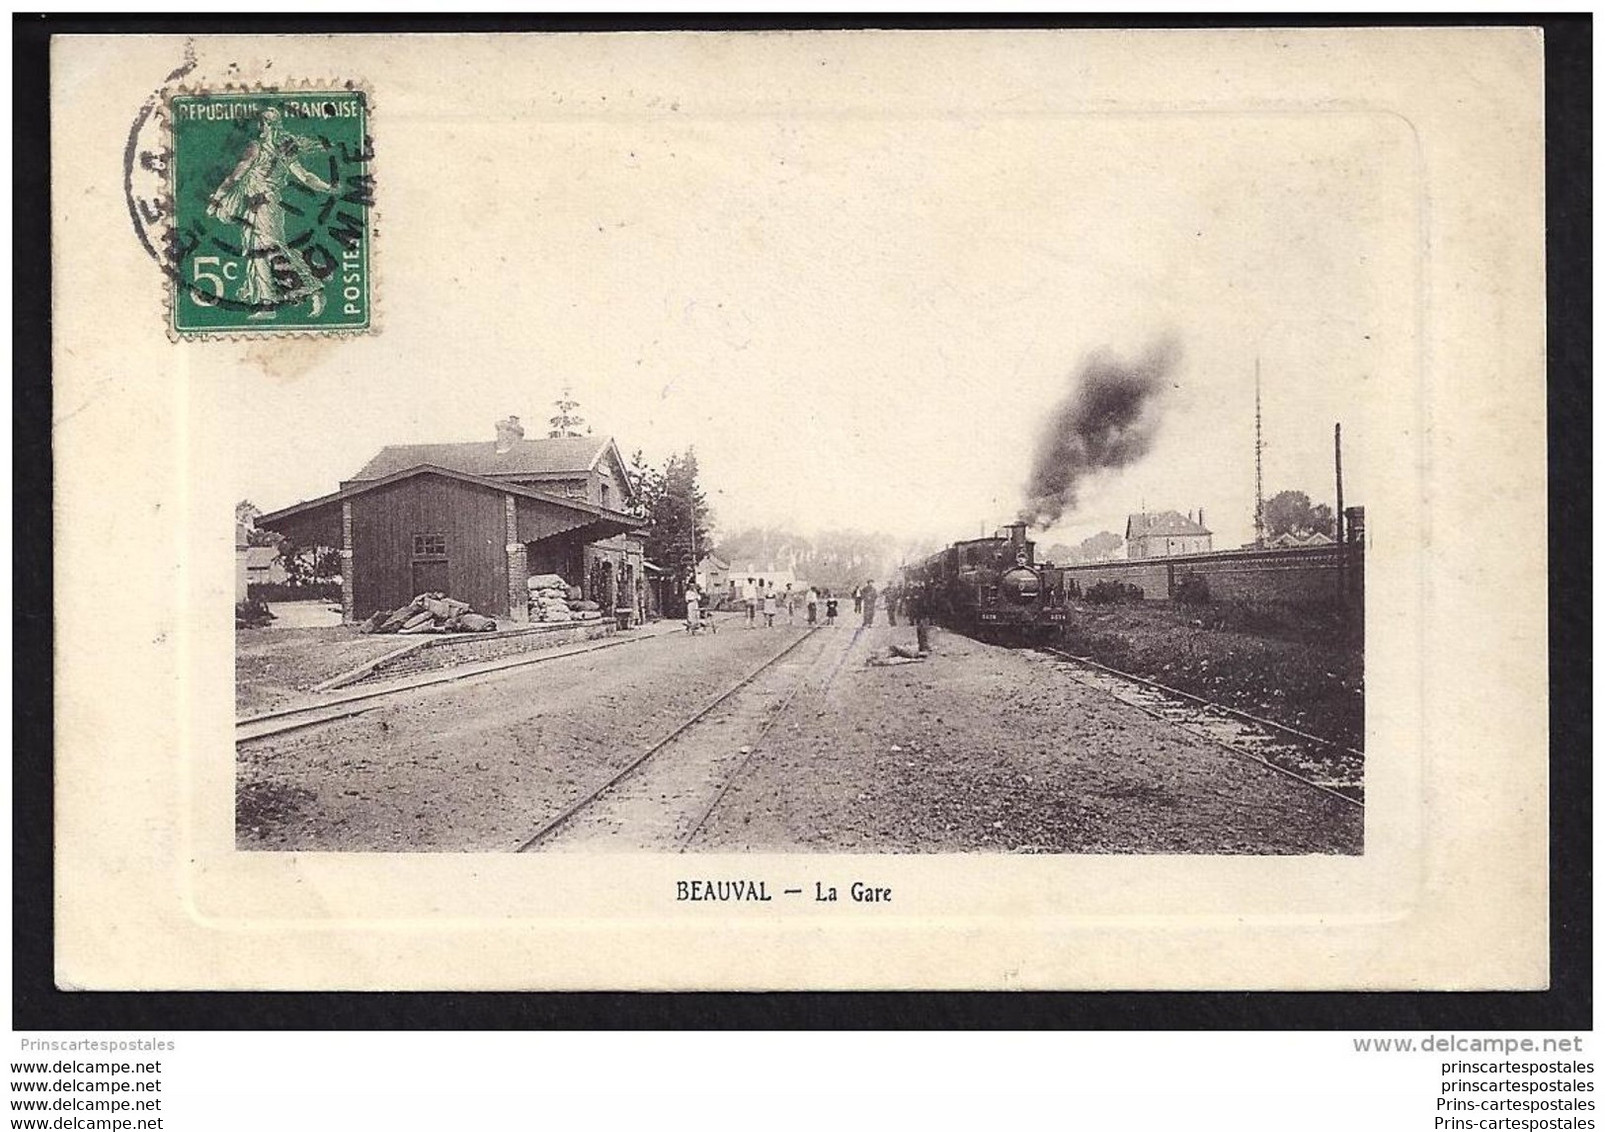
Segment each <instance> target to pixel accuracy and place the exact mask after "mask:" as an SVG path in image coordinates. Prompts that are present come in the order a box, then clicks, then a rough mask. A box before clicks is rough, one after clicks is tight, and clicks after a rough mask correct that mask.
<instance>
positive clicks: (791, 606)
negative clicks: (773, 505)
mask: <svg viewBox="0 0 1605 1132" xmlns="http://www.w3.org/2000/svg"><path fill="white" fill-rule="evenodd" d="M731 584H732V586H734V583H733V582H732V583H731ZM840 600H841V599H840V598H838V597H837V596H836V595H835V594H833V593H831V591H830V590H828V589H816V588H815V587H813V586H809V587H808V589H807V591H806V592H805V593H802V594H799V593H798V592H797V591H796V590H794V589H793V588H792V585H791V583H790V582H787V583H786V586H785V588H784V589H781V588H780V586H779V584H778V583H775V582H770V581H766V580H765V579H763V578H748V579H747V580H746V581H745V582H744V583H743V584H742V586H741V606H742V608H743V609H744V610H745V611H746V614H747V628H749V629H751V628H753V627H754V626H756V625H757V624H758V617H759V615H760V614H761V615H762V616H763V623H764V626H765V627H766V628H773V626H774V624H775V618H776V617H777V616H779V615H780V614H781V613H784V614H785V615H786V623H787V624H788V625H794V624H796V621H797V606H798V604H799V603H800V604H801V605H802V606H803V608H804V610H805V612H806V615H807V618H808V621H807V623H808V624H809V625H818V624H820V622H821V618H823V623H824V624H825V625H827V626H833V625H835V624H836V618H837V617H838V616H839V615H840V611H839V602H840ZM852 600H853V613H854V615H855V616H860V617H862V618H863V624H864V627H865V628H868V627H870V626H871V625H873V624H875V611H876V609H877V607H878V606H879V605H881V604H884V605H885V607H886V619H887V621H888V623H890V624H892V625H896V624H897V615H898V614H899V613H904V614H906V615H907V616H908V618H909V620H910V623H911V624H915V625H918V626H919V628H920V629H921V641H922V645H923V640H924V632H923V630H924V623H923V618H922V617H921V616H920V611H919V610H918V609H916V608H913V606H916V605H918V601H917V595H916V596H915V598H913V599H911V598H910V596H909V595H907V594H905V593H904V591H903V589H902V587H900V586H897V585H895V584H894V585H889V586H887V587H886V588H885V589H884V590H877V589H876V588H875V583H874V582H873V581H869V582H865V583H864V584H863V585H862V586H856V587H854V589H853V593H852ZM685 610H686V612H685V617H686V623H687V625H690V626H693V627H695V626H696V625H697V623H698V622H699V620H700V619H701V617H702V611H701V610H702V594H701V591H699V590H698V589H697V584H696V582H694V581H693V582H692V583H691V584H690V585H688V586H687V587H686V592H685Z"/></svg>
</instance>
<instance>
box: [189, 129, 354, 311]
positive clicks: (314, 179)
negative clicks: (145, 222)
mask: <svg viewBox="0 0 1605 1132" xmlns="http://www.w3.org/2000/svg"><path fill="white" fill-rule="evenodd" d="M261 122H262V128H261V132H260V133H258V134H257V137H256V140H255V141H253V142H251V143H250V145H248V146H246V147H245V156H244V157H242V158H240V163H239V164H238V165H236V166H235V167H234V172H232V173H230V174H229V175H228V176H227V177H225V178H224V179H223V183H222V184H221V185H219V186H218V187H217V191H216V192H214V193H213V194H212V196H211V199H210V200H208V201H207V202H206V212H207V215H209V216H213V217H216V218H217V219H218V220H221V221H223V222H224V223H225V224H237V225H238V226H239V228H240V251H241V252H242V253H243V254H244V256H245V279H244V281H243V282H242V283H241V284H240V289H239V293H238V298H239V300H240V301H241V302H242V303H245V304H246V305H247V306H252V307H258V308H260V309H259V310H257V311H255V312H254V313H253V314H252V315H251V317H252V318H254V319H267V318H272V317H274V315H275V314H276V313H277V310H278V308H279V307H282V306H289V305H290V304H292V303H298V302H301V301H302V300H303V299H307V298H311V300H312V314H313V317H316V316H317V315H318V314H320V313H321V312H322V310H323V305H324V301H325V300H324V297H323V284H322V282H321V281H320V280H319V279H318V278H317V276H316V275H315V274H314V272H313V271H312V269H311V268H310V267H308V266H307V261H306V259H305V258H304V257H303V256H302V255H301V253H300V252H299V251H298V250H296V249H295V248H292V247H290V245H289V240H288V239H287V238H286V236H285V233H284V188H285V185H286V183H287V182H288V181H289V180H290V179H291V178H294V179H295V180H296V181H298V182H299V183H300V184H302V185H303V186H305V187H306V188H308V189H311V190H312V191H314V192H320V193H330V192H333V191H334V186H333V185H331V184H329V182H327V181H325V180H324V179H323V178H322V177H319V176H318V175H317V174H316V173H313V172H312V171H310V170H309V169H307V168H306V166H304V165H302V164H301V154H302V152H304V151H305V150H307V149H310V148H312V147H313V145H314V143H312V142H310V141H308V140H307V139H305V138H300V137H297V136H296V135H294V134H291V133H289V132H288V131H286V130H284V129H283V128H282V127H281V126H280V124H279V123H280V115H279V111H277V110H275V109H273V108H272V107H269V108H268V109H266V110H264V111H262V119H261Z"/></svg>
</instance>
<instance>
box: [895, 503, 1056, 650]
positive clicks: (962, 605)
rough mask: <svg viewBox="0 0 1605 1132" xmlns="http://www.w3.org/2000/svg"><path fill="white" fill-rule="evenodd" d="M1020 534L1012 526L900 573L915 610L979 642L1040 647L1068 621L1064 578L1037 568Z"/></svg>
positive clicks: (1021, 530) (1022, 528) (1051, 570)
mask: <svg viewBox="0 0 1605 1132" xmlns="http://www.w3.org/2000/svg"><path fill="white" fill-rule="evenodd" d="M1025 529H1026V527H1025V524H1024V523H1014V524H1012V525H1010V526H1007V527H1004V528H1003V529H1002V530H1001V531H999V532H998V533H997V534H995V535H993V536H992V537H991V538H979V539H970V540H969V541H967V542H956V543H954V544H953V545H952V546H950V547H948V548H947V549H946V550H944V551H941V552H940V553H938V554H933V555H931V557H929V558H927V559H925V560H924V561H923V562H919V563H916V564H914V565H912V566H906V567H904V570H903V573H904V584H905V586H906V588H907V592H908V595H909V598H910V601H911V603H913V604H914V608H916V609H918V608H921V607H923V608H924V609H925V610H927V611H928V616H930V617H931V618H932V620H934V621H936V622H937V623H938V624H940V625H945V626H947V627H948V628H950V629H956V630H958V631H959V632H961V633H965V634H968V635H969V636H972V637H979V638H981V639H983V640H996V641H1005V642H1026V641H1039V640H1044V639H1046V638H1048V637H1051V636H1054V635H1056V634H1058V633H1059V632H1061V631H1062V630H1063V629H1064V627H1065V625H1066V624H1067V623H1068V622H1069V618H1070V610H1069V606H1068V605H1067V604H1066V603H1065V596H1064V572H1063V571H1062V570H1058V569H1056V568H1054V567H1052V566H1046V565H1045V566H1038V565H1037V563H1036V544H1035V543H1033V542H1032V541H1031V540H1030V539H1028V538H1026V537H1025Z"/></svg>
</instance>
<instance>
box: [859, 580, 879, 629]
mask: <svg viewBox="0 0 1605 1132" xmlns="http://www.w3.org/2000/svg"><path fill="white" fill-rule="evenodd" d="M879 596H880V595H879V594H877V593H876V592H875V583H874V582H873V581H869V582H865V583H864V590H863V598H864V628H866V629H867V628H869V627H870V626H871V625H873V624H875V599H876V598H877V597H879Z"/></svg>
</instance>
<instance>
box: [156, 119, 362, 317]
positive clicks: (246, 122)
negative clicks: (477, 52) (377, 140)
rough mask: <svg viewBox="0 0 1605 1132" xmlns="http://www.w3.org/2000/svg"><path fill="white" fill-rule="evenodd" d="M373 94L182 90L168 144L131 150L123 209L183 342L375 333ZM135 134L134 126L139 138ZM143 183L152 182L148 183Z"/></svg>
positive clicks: (168, 127)
mask: <svg viewBox="0 0 1605 1132" xmlns="http://www.w3.org/2000/svg"><path fill="white" fill-rule="evenodd" d="M369 106H370V100H369V98H368V96H367V93H366V92H365V91H362V90H360V89H349V88H348V89H338V88H334V87H330V88H327V89H306V90H284V89H273V90H270V89H224V90H196V91H191V90H179V91H175V92H171V93H169V94H167V95H166V96H165V97H164V98H163V99H162V100H161V102H160V105H159V107H158V108H156V112H157V114H159V116H160V118H161V119H162V120H163V123H164V125H165V130H164V131H163V136H164V143H165V144H164V145H163V147H162V149H161V150H159V151H158V152H156V153H152V152H150V151H148V150H143V149H141V148H140V147H138V146H134V147H131V152H130V154H129V162H130V175H131V176H130V182H131V184H132V181H133V174H135V173H137V172H141V171H143V172H144V173H146V174H147V175H148V174H149V173H152V172H154V173H156V174H158V179H159V183H160V186H161V187H160V188H159V189H158V190H157V192H159V193H164V194H165V197H164V198H162V197H158V198H157V199H155V200H139V199H136V198H135V197H134V194H133V193H132V192H131V194H130V196H131V201H130V204H131V208H132V209H133V211H134V218H135V222H136V224H137V225H141V224H142V225H143V226H144V228H145V230H144V231H142V232H141V235H142V237H144V238H145V242H146V246H147V249H148V250H149V251H150V252H151V254H152V255H153V256H154V257H155V258H156V260H157V262H158V263H159V264H160V265H161V267H162V269H163V271H164V272H165V273H166V275H167V277H168V292H169V300H168V306H169V330H170V332H171V333H172V334H174V335H175V336H177V337H179V338H203V337H210V336H229V337H243V336H249V337H255V336H259V335H260V336H277V335H280V334H285V333H298V332H299V333H302V334H317V335H321V334H344V333H352V332H362V331H367V330H369V329H371V328H372V326H373V309H372V307H373V303H372V274H373V269H372V261H371V245H372V238H373V216H372V210H373V204H374V182H373V175H372V161H373V156H374V154H373V141H372V136H371V134H370V132H369ZM139 132H140V131H138V130H136V139H137V136H138V134H139ZM150 179H151V178H149V177H148V176H147V180H150Z"/></svg>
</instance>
